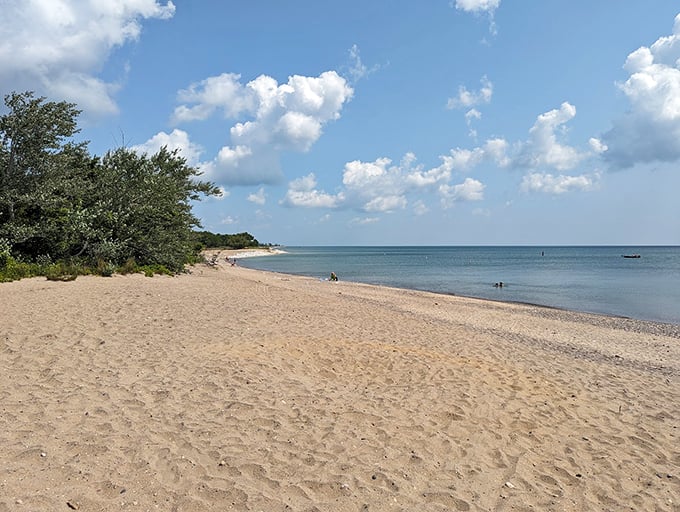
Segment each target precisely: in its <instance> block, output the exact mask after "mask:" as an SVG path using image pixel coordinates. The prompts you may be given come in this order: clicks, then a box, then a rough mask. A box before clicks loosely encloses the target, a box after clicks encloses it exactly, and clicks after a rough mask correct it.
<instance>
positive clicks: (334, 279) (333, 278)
mask: <svg viewBox="0 0 680 512" xmlns="http://www.w3.org/2000/svg"><path fill="white" fill-rule="evenodd" d="M337 280H338V276H337V275H335V272H331V281H337Z"/></svg>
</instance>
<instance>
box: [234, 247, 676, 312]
mask: <svg viewBox="0 0 680 512" xmlns="http://www.w3.org/2000/svg"><path fill="white" fill-rule="evenodd" d="M283 250H285V251H286V253H285V254H281V255H277V256H263V257H255V258H244V259H242V260H241V261H240V263H239V264H241V265H242V266H245V267H250V268H257V269H261V270H270V271H274V272H283V273H287V274H298V275H304V276H310V277H317V278H319V279H326V278H328V276H329V275H330V272H331V271H332V272H335V273H336V274H337V275H338V277H339V278H340V280H345V281H356V282H362V283H368V284H377V285H387V286H393V287H397V288H408V289H414V290H425V291H433V292H438V293H446V294H454V295H465V296H470V297H480V298H485V299H494V300H502V301H509V302H527V303H532V304H540V305H545V306H552V307H557V308H563V309H571V310H576V311H587V312H592V313H602V314H607V315H617V316H626V317H631V318H637V319H643V320H655V321H661V322H670V323H675V324H680V247H678V246H671V247H650V246H641V247H631V246H628V247H614V246H598V247H573V246H570V247H507V246H502V247H487V246H484V247H441V246H437V247H394V246H389V247H284V248H283ZM624 254H625V255H629V254H639V255H640V258H635V259H632V258H623V257H622V255H624ZM500 281H502V282H503V284H504V286H503V287H502V288H500V287H494V283H497V282H500Z"/></svg>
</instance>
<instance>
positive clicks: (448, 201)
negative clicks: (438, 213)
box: [439, 178, 486, 208]
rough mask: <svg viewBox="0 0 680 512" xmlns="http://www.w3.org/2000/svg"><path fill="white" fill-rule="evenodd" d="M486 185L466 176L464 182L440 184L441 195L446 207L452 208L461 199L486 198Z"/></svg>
mask: <svg viewBox="0 0 680 512" xmlns="http://www.w3.org/2000/svg"><path fill="white" fill-rule="evenodd" d="M485 187H486V186H485V185H484V184H483V183H482V182H481V181H478V180H475V179H472V178H466V179H465V181H464V182H463V183H459V184H457V185H447V184H444V185H440V187H439V195H440V196H441V203H442V206H443V207H444V208H451V207H452V206H453V205H454V204H455V203H458V202H461V201H481V200H482V199H484V188H485Z"/></svg>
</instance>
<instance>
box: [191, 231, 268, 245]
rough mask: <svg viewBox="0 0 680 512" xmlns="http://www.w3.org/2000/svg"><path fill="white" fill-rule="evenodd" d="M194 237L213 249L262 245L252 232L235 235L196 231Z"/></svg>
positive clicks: (199, 242)
mask: <svg viewBox="0 0 680 512" xmlns="http://www.w3.org/2000/svg"><path fill="white" fill-rule="evenodd" d="M194 239H195V240H196V242H197V243H198V244H200V245H201V246H202V247H203V248H206V249H212V248H220V249H246V248H248V247H260V242H258V241H257V240H256V239H255V237H254V236H253V235H251V234H250V233H246V232H244V233H236V234H235V235H221V234H216V233H211V232H209V231H196V232H194Z"/></svg>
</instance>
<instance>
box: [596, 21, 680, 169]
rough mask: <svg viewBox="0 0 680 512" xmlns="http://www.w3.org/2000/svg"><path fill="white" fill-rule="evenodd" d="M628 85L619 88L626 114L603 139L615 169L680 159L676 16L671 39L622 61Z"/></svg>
mask: <svg viewBox="0 0 680 512" xmlns="http://www.w3.org/2000/svg"><path fill="white" fill-rule="evenodd" d="M624 69H625V70H626V71H627V72H629V73H630V76H629V77H628V79H627V80H626V81H625V82H623V83H621V84H618V86H619V88H620V89H621V91H623V93H624V94H625V95H626V97H627V99H628V101H629V103H630V108H629V111H628V112H627V113H626V114H625V115H623V116H622V117H620V118H619V119H616V120H615V121H614V123H613V127H612V129H611V130H610V131H608V132H607V133H606V134H604V136H603V137H602V140H603V143H604V144H605V145H606V146H607V151H605V152H604V153H603V156H604V158H605V159H606V160H608V161H609V162H610V163H611V164H612V166H613V167H620V168H625V167H630V166H632V165H635V164H636V163H639V162H653V161H662V162H674V161H677V160H679V159H680V14H678V15H677V16H676V17H675V24H674V27H673V33H672V34H671V35H670V36H664V37H660V38H659V39H657V40H656V42H654V43H653V44H652V45H651V46H649V47H646V46H643V47H641V48H638V49H637V50H635V51H634V52H632V53H631V54H630V55H628V58H627V59H626V62H625V65H624Z"/></svg>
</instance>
